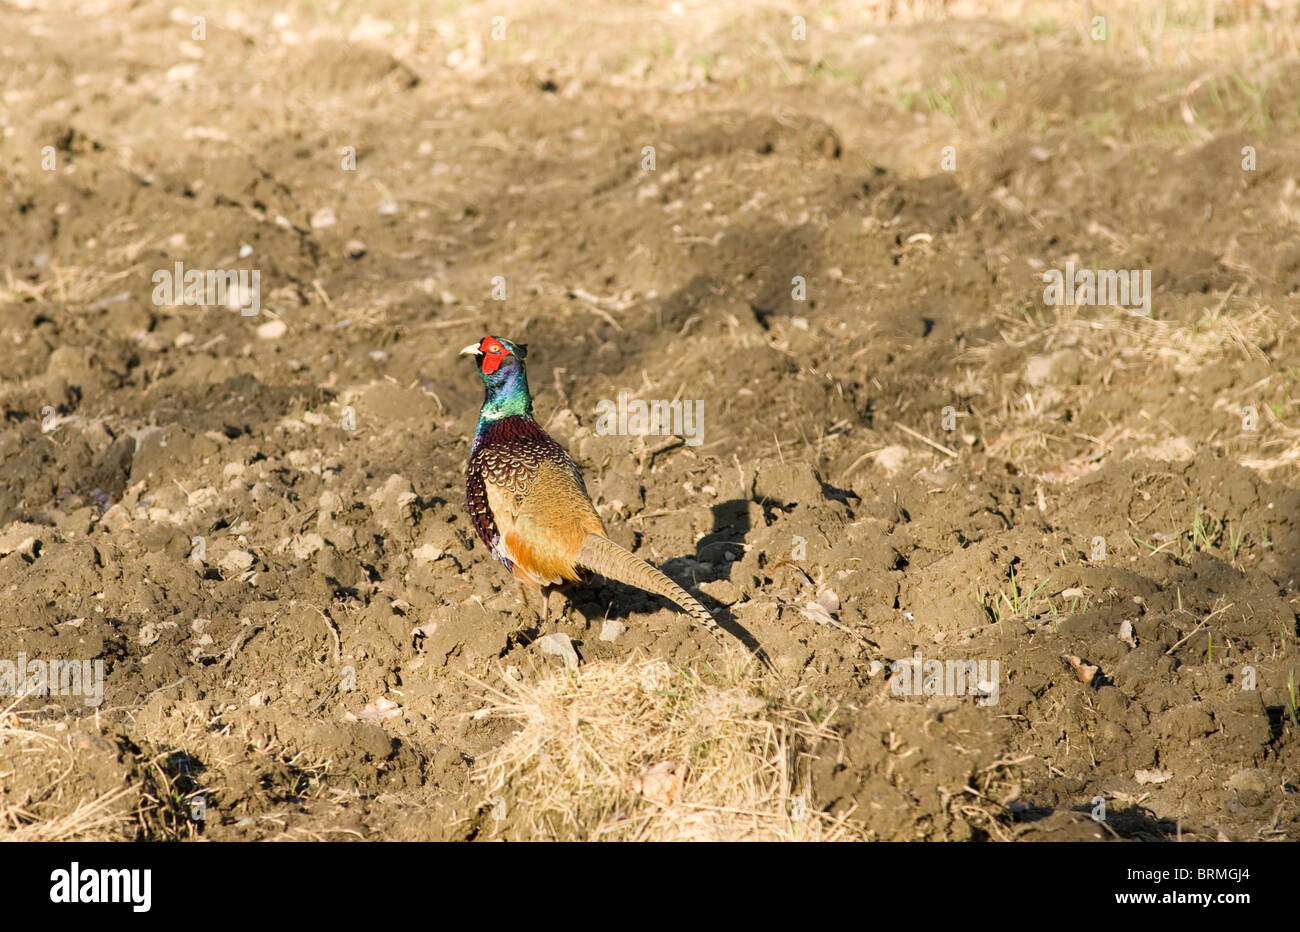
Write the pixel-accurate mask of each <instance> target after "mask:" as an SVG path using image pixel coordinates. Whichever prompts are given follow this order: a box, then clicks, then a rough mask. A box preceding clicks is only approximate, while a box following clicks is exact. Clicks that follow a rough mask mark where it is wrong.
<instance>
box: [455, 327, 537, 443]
mask: <svg viewBox="0 0 1300 932" xmlns="http://www.w3.org/2000/svg"><path fill="white" fill-rule="evenodd" d="M460 352H461V355H462V356H476V357H478V374H479V378H481V379H482V380H483V387H484V389H485V390H486V395H485V397H484V399H483V407H482V409H481V410H480V411H479V423H478V429H479V432H480V433H481V432H482V431H483V429H484V428H485V427H486V426H487V425H488V424H491V423H492V422H494V421H499V420H501V419H502V418H506V417H511V416H521V417H532V416H533V396H532V394H531V393H530V392H529V391H528V376H527V374H526V373H525V372H524V357H525V356H526V355H527V354H528V347H526V346H524V345H523V344H522V343H519V344H516V343H511V342H510V341H509V340H503V339H501V338H500V337H494V336H490V335H489V336H486V337H484V338H483V339H482V340H480V341H479V342H478V343H471V344H470V345H469V346H467V347H465V348H464V349H463V350H461V351H460Z"/></svg>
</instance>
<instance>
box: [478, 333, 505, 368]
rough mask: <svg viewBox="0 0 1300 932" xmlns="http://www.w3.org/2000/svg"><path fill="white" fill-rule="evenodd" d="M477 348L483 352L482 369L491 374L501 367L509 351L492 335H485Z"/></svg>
mask: <svg viewBox="0 0 1300 932" xmlns="http://www.w3.org/2000/svg"><path fill="white" fill-rule="evenodd" d="M479 350H480V351H482V353H483V371H484V372H485V373H486V374H488V375H491V374H492V373H493V372H496V371H497V370H498V369H500V368H501V363H502V361H503V360H504V359H505V358H506V353H507V352H509V351H508V350H507V349H506V348H505V347H504V346H502V345H501V343H500V342H499V341H497V340H494V339H493V338H492V337H485V338H484V339H483V342H482V343H480V344H479Z"/></svg>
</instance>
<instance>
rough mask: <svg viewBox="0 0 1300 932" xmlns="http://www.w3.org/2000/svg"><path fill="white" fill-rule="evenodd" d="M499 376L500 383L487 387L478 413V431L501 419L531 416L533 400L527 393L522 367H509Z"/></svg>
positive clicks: (492, 383)
mask: <svg viewBox="0 0 1300 932" xmlns="http://www.w3.org/2000/svg"><path fill="white" fill-rule="evenodd" d="M500 375H501V381H500V382H489V383H488V385H487V396H486V397H485V398H484V399H483V407H482V408H481V409H480V410H479V413H478V423H479V430H482V429H483V427H484V425H486V424H489V423H491V422H493V421H499V420H501V419H502V418H503V417H511V416H516V415H522V416H524V417H532V416H533V398H532V395H531V394H529V392H528V377H527V376H525V375H524V369H523V366H511V367H510V371H509V372H504V371H503V372H502V373H500Z"/></svg>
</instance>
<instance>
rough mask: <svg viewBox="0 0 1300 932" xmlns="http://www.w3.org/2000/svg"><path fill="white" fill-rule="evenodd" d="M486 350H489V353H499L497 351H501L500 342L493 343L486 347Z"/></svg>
mask: <svg viewBox="0 0 1300 932" xmlns="http://www.w3.org/2000/svg"><path fill="white" fill-rule="evenodd" d="M488 352H489V353H499V352H501V344H500V343H493V344H492V345H491V346H489V347H488Z"/></svg>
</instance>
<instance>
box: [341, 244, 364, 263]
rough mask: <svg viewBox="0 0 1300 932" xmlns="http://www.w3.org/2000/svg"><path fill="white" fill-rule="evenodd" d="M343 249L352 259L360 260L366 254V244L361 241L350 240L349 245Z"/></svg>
mask: <svg viewBox="0 0 1300 932" xmlns="http://www.w3.org/2000/svg"><path fill="white" fill-rule="evenodd" d="M343 248H344V250H345V251H346V252H347V254H348V257H349V258H352V259H360V258H361V257H362V256H364V255H365V254H366V244H365V243H363V242H361V240H359V239H350V240H348V243H347V245H346V246H344V247H343Z"/></svg>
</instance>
